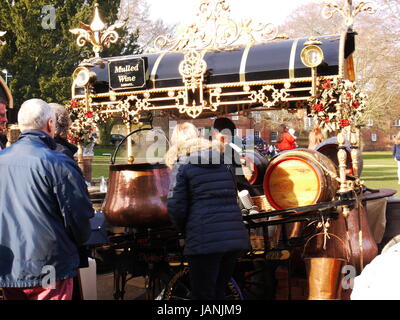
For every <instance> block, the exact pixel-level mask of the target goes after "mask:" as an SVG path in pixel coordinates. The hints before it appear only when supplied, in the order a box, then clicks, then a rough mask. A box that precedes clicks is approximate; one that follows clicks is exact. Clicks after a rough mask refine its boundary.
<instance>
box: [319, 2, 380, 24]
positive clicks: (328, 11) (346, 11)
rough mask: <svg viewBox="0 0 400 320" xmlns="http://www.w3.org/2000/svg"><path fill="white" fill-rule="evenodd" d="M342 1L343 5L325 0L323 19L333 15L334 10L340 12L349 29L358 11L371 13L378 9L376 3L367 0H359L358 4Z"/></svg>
mask: <svg viewBox="0 0 400 320" xmlns="http://www.w3.org/2000/svg"><path fill="white" fill-rule="evenodd" d="M343 2H344V3H343V5H339V4H337V2H332V1H327V0H325V1H324V8H323V9H322V16H323V17H324V18H325V19H330V18H332V16H333V15H334V13H335V11H336V12H338V13H340V14H341V15H342V17H343V18H344V23H345V25H346V26H347V28H348V29H349V30H352V29H353V24H354V20H355V17H356V16H357V15H358V14H359V13H360V12H367V13H369V14H373V13H375V12H376V11H377V10H378V8H377V7H376V5H375V4H373V3H372V2H369V1H361V2H360V3H359V4H358V5H353V3H352V2H353V1H352V0H343Z"/></svg>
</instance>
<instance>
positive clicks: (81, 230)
mask: <svg viewBox="0 0 400 320" xmlns="http://www.w3.org/2000/svg"><path fill="white" fill-rule="evenodd" d="M55 148H56V144H55V142H54V140H53V139H52V138H50V137H49V136H48V135H47V134H46V133H44V132H42V131H40V130H29V131H25V132H23V133H22V134H21V136H20V138H19V140H18V141H17V142H16V143H14V144H13V145H11V146H10V147H9V148H7V149H4V150H3V151H0V177H1V178H0V257H1V259H0V287H36V286H41V285H42V279H43V277H44V276H45V275H47V273H48V270H47V269H46V266H53V267H54V271H55V276H56V280H63V279H67V278H72V277H74V276H75V275H76V269H77V267H78V265H79V256H78V251H77V246H78V245H80V244H83V243H84V242H85V241H87V239H88V238H89V236H90V232H91V230H90V224H89V219H90V218H91V217H92V216H93V214H94V212H93V208H92V206H91V202H90V200H89V195H88V191H87V187H86V184H85V181H84V179H83V177H82V174H81V173H80V171H79V168H78V166H77V165H76V163H75V162H74V161H73V160H71V159H70V158H68V157H66V156H65V155H63V154H61V153H59V152H56V151H54V150H55Z"/></svg>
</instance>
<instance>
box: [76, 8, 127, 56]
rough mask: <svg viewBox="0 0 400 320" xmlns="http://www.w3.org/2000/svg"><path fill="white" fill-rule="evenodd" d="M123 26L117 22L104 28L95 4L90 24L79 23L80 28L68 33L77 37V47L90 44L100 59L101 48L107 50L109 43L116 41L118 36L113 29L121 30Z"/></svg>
mask: <svg viewBox="0 0 400 320" xmlns="http://www.w3.org/2000/svg"><path fill="white" fill-rule="evenodd" d="M123 25H124V23H122V22H118V23H115V24H113V25H111V26H110V27H108V28H106V25H105V24H104V22H103V21H102V20H101V18H100V14H99V4H98V3H96V4H95V9H94V18H93V21H92V23H91V24H90V25H87V24H84V23H82V22H81V23H80V28H77V29H71V30H69V31H70V32H71V33H72V34H74V35H77V36H78V38H77V40H76V42H77V44H78V46H80V47H83V46H84V45H85V44H86V43H87V42H90V43H91V44H92V46H93V52H94V53H95V55H96V57H100V52H101V51H102V50H103V47H107V48H109V47H110V45H111V43H115V42H117V41H118V38H119V35H118V33H117V32H116V31H115V29H117V28H121V27H122V26H123Z"/></svg>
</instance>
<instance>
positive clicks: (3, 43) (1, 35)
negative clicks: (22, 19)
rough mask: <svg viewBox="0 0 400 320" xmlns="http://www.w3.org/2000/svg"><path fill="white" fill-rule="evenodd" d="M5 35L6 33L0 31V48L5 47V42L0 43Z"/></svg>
mask: <svg viewBox="0 0 400 320" xmlns="http://www.w3.org/2000/svg"><path fill="white" fill-rule="evenodd" d="M6 33H7V31H0V46H5V45H6V43H7V42H6V41H5V40H4V41H2V40H1V38H2V37H3V36H4V35H5V34H6Z"/></svg>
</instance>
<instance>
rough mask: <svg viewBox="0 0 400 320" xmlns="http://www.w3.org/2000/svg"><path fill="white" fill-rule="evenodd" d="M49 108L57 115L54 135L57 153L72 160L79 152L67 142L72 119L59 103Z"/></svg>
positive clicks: (50, 104) (51, 104)
mask: <svg viewBox="0 0 400 320" xmlns="http://www.w3.org/2000/svg"><path fill="white" fill-rule="evenodd" d="M49 106H50V107H51V108H52V109H53V110H54V112H55V114H56V130H55V134H54V141H55V142H56V144H57V147H56V151H58V152H62V153H64V154H65V155H66V156H68V157H70V158H71V159H73V158H74V154H75V153H76V152H77V151H78V147H77V146H75V145H73V144H72V143H69V142H68V140H67V135H68V130H69V127H70V126H71V119H70V117H69V114H68V112H67V110H66V109H65V108H64V107H63V106H62V105H60V104H58V103H49Z"/></svg>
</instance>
